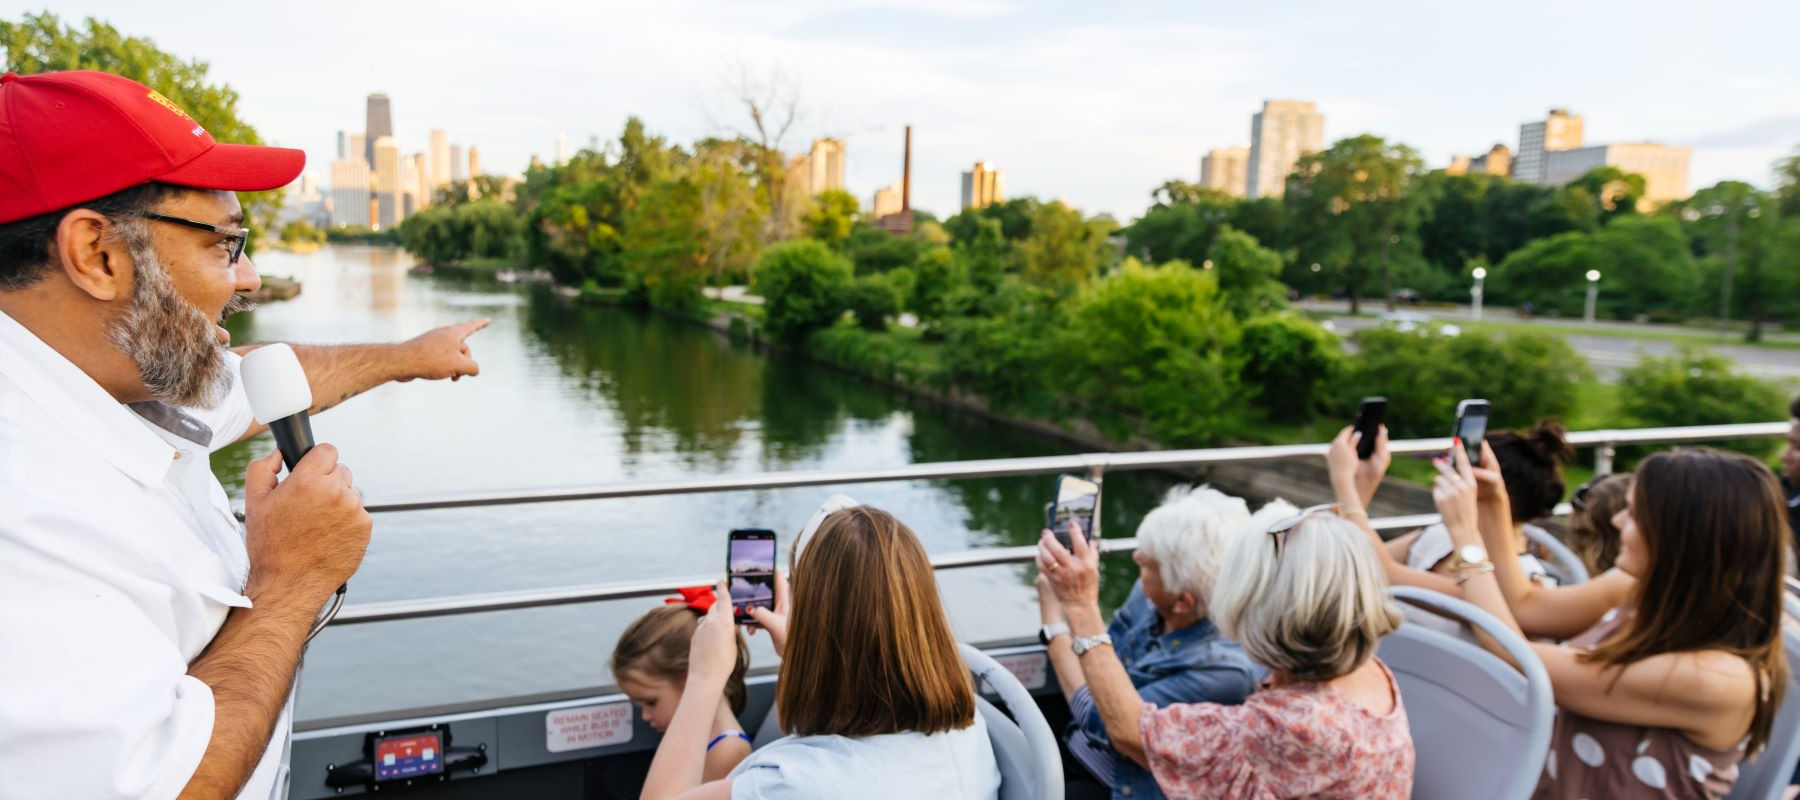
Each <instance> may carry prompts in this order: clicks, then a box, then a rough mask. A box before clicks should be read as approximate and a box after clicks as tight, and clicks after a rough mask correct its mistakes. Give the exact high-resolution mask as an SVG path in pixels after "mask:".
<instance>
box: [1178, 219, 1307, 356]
mask: <svg viewBox="0 0 1800 800" xmlns="http://www.w3.org/2000/svg"><path fill="white" fill-rule="evenodd" d="M1209 264H1210V266H1208V265H1209ZM1195 266H1200V267H1204V268H1206V269H1212V270H1215V271H1217V272H1218V275H1219V288H1220V289H1221V290H1223V291H1224V292H1225V302H1226V303H1227V304H1229V305H1230V306H1231V313H1233V314H1236V315H1237V317H1238V318H1239V319H1244V318H1247V317H1250V316H1253V315H1256V314H1261V313H1264V312H1268V311H1279V310H1281V309H1283V308H1286V307H1287V287H1286V286H1283V285H1282V284H1281V281H1280V277H1281V254H1280V253H1277V252H1275V251H1273V250H1270V249H1269V248H1266V247H1263V246H1262V245H1261V244H1259V243H1257V241H1256V238H1255V237H1253V236H1251V235H1250V234H1248V233H1244V232H1243V231H1240V230H1238V229H1236V228H1233V227H1231V226H1230V225H1222V226H1220V228H1219V233H1218V237H1217V238H1215V239H1214V240H1213V244H1212V247H1211V248H1209V249H1208V250H1207V252H1206V260H1205V261H1202V262H1201V263H1200V264H1196V265H1195ZM1321 333H1323V331H1321Z"/></svg>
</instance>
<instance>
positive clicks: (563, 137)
mask: <svg viewBox="0 0 1800 800" xmlns="http://www.w3.org/2000/svg"><path fill="white" fill-rule="evenodd" d="M567 163H569V135H568V134H566V133H559V134H557V135H556V165H557V166H559V167H560V166H562V165H564V164H567Z"/></svg>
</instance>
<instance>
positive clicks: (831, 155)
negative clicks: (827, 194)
mask: <svg viewBox="0 0 1800 800" xmlns="http://www.w3.org/2000/svg"><path fill="white" fill-rule="evenodd" d="M791 166H792V167H794V169H791V170H790V173H791V174H792V175H793V178H792V180H794V182H795V183H796V184H797V185H798V186H800V187H801V191H802V193H803V194H804V195H806V196H808V197H811V196H812V195H815V194H818V193H820V192H823V191H825V190H827V189H838V190H842V189H843V188H844V140H843V139H814V140H813V143H812V149H811V150H810V151H808V152H807V154H806V155H803V156H800V157H799V158H797V159H795V160H794V161H793V163H792V165H791Z"/></svg>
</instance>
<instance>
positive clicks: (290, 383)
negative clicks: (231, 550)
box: [239, 344, 313, 425]
mask: <svg viewBox="0 0 1800 800" xmlns="http://www.w3.org/2000/svg"><path fill="white" fill-rule="evenodd" d="M239 372H240V373H241V375H242V378H243V381H244V394H246V395H249V397H250V410H251V412H252V413H254V414H256V420H257V421H258V422H261V423H263V424H264V425H267V424H269V423H270V422H273V421H275V420H278V419H281V418H282V417H291V416H293V415H295V414H298V413H300V412H302V411H305V410H307V409H309V408H312V404H313V402H312V387H311V386H310V385H308V384H307V382H306V370H304V369H302V368H301V367H300V358H299V356H296V355H294V348H292V347H289V346H287V345H285V344H271V345H265V346H263V347H258V348H256V349H255V350H252V351H250V353H249V354H248V355H246V356H244V363H243V364H242V365H241V366H240V367H239Z"/></svg>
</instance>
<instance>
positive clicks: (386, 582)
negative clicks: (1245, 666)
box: [213, 247, 1171, 720]
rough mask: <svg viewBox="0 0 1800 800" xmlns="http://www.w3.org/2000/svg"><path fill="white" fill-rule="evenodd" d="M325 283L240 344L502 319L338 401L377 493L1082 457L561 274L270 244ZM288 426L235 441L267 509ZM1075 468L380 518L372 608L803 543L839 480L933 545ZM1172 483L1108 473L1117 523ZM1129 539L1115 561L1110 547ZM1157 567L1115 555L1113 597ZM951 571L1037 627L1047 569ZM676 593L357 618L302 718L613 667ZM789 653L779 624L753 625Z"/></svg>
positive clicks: (1019, 535) (592, 676) (355, 458)
mask: <svg viewBox="0 0 1800 800" xmlns="http://www.w3.org/2000/svg"><path fill="white" fill-rule="evenodd" d="M257 265H258V268H259V269H260V270H261V271H262V272H263V273H264V274H274V275H292V276H294V277H296V278H298V279H300V280H301V281H303V282H304V291H303V292H302V294H301V295H300V296H299V297H298V298H296V299H294V300H290V301H286V302H278V303H270V304H267V305H265V306H263V307H262V308H260V309H258V310H256V311H254V312H250V313H248V314H243V315H240V316H239V317H238V318H236V319H234V320H233V321H232V323H231V324H230V325H229V327H231V329H232V331H233V335H234V341H236V342H238V343H247V342H262V341H290V342H305V343H315V344H330V343H350V342H384V341H397V340H401V339H404V338H407V337H410V336H413V335H416V334H418V333H420V332H423V331H425V330H427V329H429V328H431V327H434V326H438V325H444V324H449V323H453V322H459V321H463V320H467V319H474V318H478V317H491V318H492V319H493V324H492V325H491V326H490V327H489V328H488V329H487V330H485V331H482V332H481V333H478V334H476V335H475V337H474V338H473V339H471V341H470V344H471V346H472V347H473V349H474V353H475V355H476V357H477V359H478V360H479V361H480V363H481V375H480V376H479V377H476V378H472V379H464V380H462V381H459V382H455V383H452V382H449V381H439V382H423V381H414V382H411V383H398V384H390V385H387V386H384V387H381V388H379V389H376V390H374V391H372V392H369V393H367V394H365V395H363V396H360V397H357V398H355V399H353V400H351V401H349V402H347V403H345V404H344V405H342V406H339V407H338V408H336V409H333V410H331V411H330V412H328V413H326V414H323V415H320V416H318V417H316V418H315V419H314V421H313V428H314V432H315V434H316V436H317V438H318V439H319V440H320V441H325V442H331V443H333V444H335V445H337V446H338V447H339V449H340V450H341V451H342V454H343V458H344V461H345V463H347V464H349V465H351V466H352V467H353V468H354V470H355V474H356V479H357V483H358V484H359V485H360V486H361V487H362V488H363V489H364V490H365V491H366V493H367V494H368V496H369V497H370V498H371V500H378V499H379V498H381V497H383V496H389V495H393V494H397V493H411V492H455V491H478V490H484V489H500V488H516V487H545V486H561V485H574V484H592V483H605V482H615V481H647V480H659V479H673V478H687V477H698V476H720V475H740V474H750V473H758V472H769V471H785V470H847V469H867V468H879V467H891V466H898V465H903V464H910V463H917V462H930V461H950V460H964V459H979V458H999V457H1010V456H1032V455H1051V454H1062V453H1071V452H1078V448H1075V447H1074V446H1072V445H1070V444H1068V443H1066V442H1063V441H1059V440H1054V439H1049V438H1046V437H1042V436H1038V435H1034V434H1031V433H1026V432H1023V431H1021V430H1019V429H1017V428H1014V427H1011V426H1007V425H1004V424H1000V423H997V422H993V421H991V420H986V419H982V418H979V417H975V416H971V415H968V414H964V413H958V412H954V411H952V410H949V409H946V408H944V407H942V406H939V405H937V404H933V403H930V402H925V401H921V400H917V399H915V398H912V397H909V396H907V395H905V394H903V393H900V392H897V391H895V390H892V389H888V388H886V387H882V386H878V385H875V384H872V383H869V382H866V381H863V380H860V379H858V378H855V377H852V376H849V375H845V374H843V373H840V372H837V371H834V370H831V369H829V368H826V367H822V366H818V365H816V364H812V363H810V362H806V361H804V360H800V359H796V358H791V357H783V356H770V355H767V354H764V353H761V352H758V351H755V350H753V349H751V348H749V347H747V346H745V345H742V344H739V343H735V342H732V341H730V340H728V339H726V338H725V337H723V336H720V335H718V334H715V333H714V332H712V331H710V330H707V329H705V328H702V327H698V326H695V325H692V324H689V323H685V322H681V321H676V320H672V319H670V318H667V317H662V316H657V315H653V314H646V313H642V312H636V311H630V310H625V309H615V308H593V307H584V306H578V305H574V304H571V303H569V302H568V301H566V300H564V299H562V298H560V297H558V296H557V295H556V294H555V293H554V292H553V291H551V290H550V289H549V288H548V287H546V286H541V285H537V286H527V285H512V284H503V283H498V282H496V281H494V280H492V279H491V278H485V277H473V278H472V277H453V276H449V275H444V274H438V275H416V274H412V273H411V272H410V271H409V270H410V268H411V266H412V261H411V259H410V258H409V257H407V256H406V255H405V254H404V253H402V252H399V251H397V250H393V249H388V248H374V247H328V248H325V249H323V250H320V251H317V252H314V253H309V254H304V255H298V254H290V253H280V252H269V253H263V254H261V255H259V256H258V257H257ZM273 448H274V442H273V440H272V439H270V438H269V437H268V436H266V435H265V436H261V437H257V438H255V439H252V440H250V441H248V442H245V443H242V444H239V445H234V446H232V447H229V448H226V449H225V450H223V451H221V452H220V453H218V454H216V455H215V456H214V459H213V469H214V471H215V472H216V473H217V474H218V476H219V478H220V480H221V481H223V482H224V483H225V486H226V488H227V490H228V491H230V492H231V494H232V496H233V498H234V499H235V500H236V501H237V502H238V503H239V504H240V505H241V503H242V484H243V469H244V465H245V464H246V463H247V462H248V461H249V460H250V459H252V458H255V457H257V456H259V455H262V454H264V453H267V452H268V451H269V450H271V449H273ZM1053 481H1054V479H1053V478H1052V477H1051V476H1042V477H1022V478H1000V479H983V480H962V481H914V482H897V483H878V484H865V485H851V486H844V487H819V488H802V489H785V490H770V491H745V492H727V493H717V494H699V495H677V496H668V497H647V498H633V499H620V500H600V501H584V502H571V503H540V504H531V505H516V506H501V507H490V508H475V509H456V510H445V511H425V512H407V513H393V514H380V515H377V517H376V520H375V533H374V539H373V542H372V544H371V545H370V547H369V552H368V557H367V558H366V560H365V561H364V562H363V565H362V569H361V570H360V571H359V572H358V573H357V574H356V576H355V578H353V579H352V580H351V582H350V594H349V601H348V602H349V603H350V604H356V603H368V602H379V601H391V600H403V599H417V598H429V597H444V596H451V595H459V594H467V593H480V592H497V591H510V590H520V589H534V588H545V587H558V586H572V585H581V584H592V583H605V582H612V581H625V580H638V579H647V578H658V577H678V576H686V575H694V574H700V573H706V572H711V571H722V570H723V568H724V560H725V542H726V533H727V532H728V531H729V530H730V529H732V528H737V527H768V528H772V529H774V530H776V531H777V532H778V535H779V537H780V545H781V548H782V552H784V553H785V552H786V547H787V544H788V539H789V538H790V537H791V536H792V535H793V534H794V532H795V531H797V530H798V529H799V527H800V526H801V525H802V524H803V523H804V522H805V521H806V519H807V517H808V516H810V515H811V513H812V511H813V509H814V508H816V507H817V506H818V504H819V503H820V502H821V501H822V500H823V499H824V498H825V497H826V496H828V495H829V494H831V493H833V492H843V493H846V494H849V495H850V496H852V497H855V498H856V499H858V500H860V501H862V502H864V503H867V504H870V505H876V506H880V507H882V508H885V509H888V510H889V511H892V512H894V513H895V514H896V515H897V516H899V518H900V519H901V520H903V521H905V522H906V523H908V524H909V525H910V526H911V527H912V528H913V530H915V531H916V532H918V534H919V537H920V538H921V539H922V540H923V542H924V544H925V547H926V549H928V550H930V551H931V552H933V553H941V552H954V551H960V550H967V549H971V548H979V547H986V546H997V545H1009V544H1026V543H1030V542H1032V541H1035V539H1036V535H1037V530H1038V528H1039V527H1040V526H1041V520H1042V507H1043V503H1044V502H1045V501H1046V500H1047V499H1048V495H1049V494H1050V493H1051V492H1052V488H1053ZM1170 484H1171V479H1170V478H1169V477H1168V476H1165V475H1161V474H1156V473H1115V474H1112V475H1109V476H1108V477H1107V480H1106V497H1105V502H1104V503H1103V511H1104V514H1105V520H1104V525H1105V529H1106V530H1108V531H1110V532H1113V535H1128V534H1129V532H1130V531H1131V530H1132V529H1133V528H1135V526H1136V524H1137V521H1138V520H1139V519H1141V518H1142V516H1143V514H1144V513H1145V512H1147V511H1148V510H1149V509H1150V508H1152V507H1153V506H1154V505H1155V503H1156V501H1157V500H1158V498H1159V497H1160V496H1161V495H1162V493H1163V492H1164V491H1166V490H1167V488H1168V487H1169V486H1170ZM1112 560H1113V559H1110V558H1109V561H1112ZM1130 576H1131V568H1130V566H1129V564H1128V563H1118V564H1112V565H1110V568H1109V570H1108V578H1107V580H1108V583H1109V587H1108V589H1109V591H1108V592H1107V593H1108V595H1109V596H1111V597H1113V598H1117V597H1118V596H1119V594H1120V592H1122V590H1123V589H1124V588H1126V586H1128V581H1129V578H1130ZM939 582H940V588H941V590H942V593H943V597H944V600H945V603H946V606H947V607H948V608H949V610H950V613H951V617H952V623H953V625H954V626H955V628H956V632H957V634H958V636H959V638H962V639H965V640H970V641H979V640H987V639H994V638H1001V637H1010V636H1021V635H1028V634H1031V633H1032V632H1034V631H1035V630H1036V627H1037V610H1036V601H1035V594H1034V592H1033V590H1032V587H1031V584H1030V574H1029V572H1028V570H1027V569H1026V568H1023V567H1015V566H1003V567H984V568H977V569H965V570H953V571H948V572H943V573H940V574H939ZM656 602H657V601H655V600H633V601H620V602H613V603H595V604H585V605H576V606H562V607H556V608H546V609H533V610H521V611H508V612H497V613H490V614H479V615H469V616H460V617H450V618H441V619H433V620H421V621H410V622H393V623H376V624H369V625H354V626H345V627H336V628H332V629H329V630H327V631H326V632H325V633H323V634H322V635H320V636H319V638H318V639H317V640H315V641H314V643H313V645H312V647H311V649H310V651H309V652H308V654H307V657H306V667H305V672H304V675H303V679H302V689H301V695H300V708H299V718H300V719H302V720H307V719H318V718H324V717H337V716H341V715H351V714H363V713H375V712H383V711H392V710H398V709H408V708H418V707H423V706H431V705H439V704H445V703H461V702H468V701H475V700H484V699H491V698H499V697H512V696H519V695H525V694H532V693H538V692H549V691H561V690H568V689H575V688H581V687H591V686H598V685H601V684H605V683H607V682H608V681H609V677H608V675H607V673H606V667H605V664H606V659H607V656H608V654H609V653H610V652H611V649H612V646H613V643H614V642H615V641H616V639H617V637H618V634H619V631H620V630H621V629H623V627H624V626H625V624H626V623H627V622H629V621H630V620H631V619H632V618H634V617H635V616H637V615H638V614H641V613H643V611H645V610H646V609H648V608H650V607H651V606H653V605H655V604H656ZM752 642H753V647H752V658H753V662H754V663H755V664H769V663H772V661H773V654H772V653H771V652H770V651H769V650H768V647H767V639H766V637H758V638H755V639H753V640H752Z"/></svg>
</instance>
